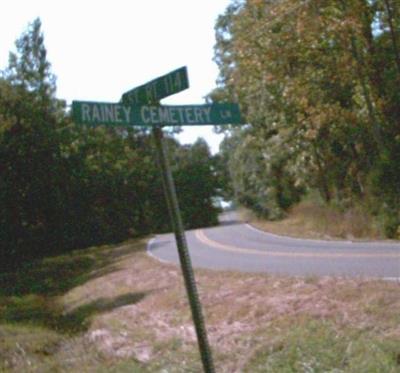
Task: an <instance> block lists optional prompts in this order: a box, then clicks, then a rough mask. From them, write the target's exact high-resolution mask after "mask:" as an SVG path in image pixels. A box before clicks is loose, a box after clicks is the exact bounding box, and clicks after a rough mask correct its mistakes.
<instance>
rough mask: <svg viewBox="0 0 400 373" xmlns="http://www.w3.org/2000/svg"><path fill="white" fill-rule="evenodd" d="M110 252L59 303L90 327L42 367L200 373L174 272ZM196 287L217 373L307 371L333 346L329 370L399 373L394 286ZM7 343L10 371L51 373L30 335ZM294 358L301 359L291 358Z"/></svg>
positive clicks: (209, 278) (244, 282)
mask: <svg viewBox="0 0 400 373" xmlns="http://www.w3.org/2000/svg"><path fill="white" fill-rule="evenodd" d="M144 244H145V242H143V245H144ZM128 246H129V245H128ZM136 246H137V244H136ZM122 248H123V249H122ZM113 250H114V251H113V252H112V255H115V260H114V261H112V262H111V263H110V264H109V265H108V266H107V267H106V268H102V270H101V271H102V272H98V271H97V272H96V275H94V273H93V274H91V275H90V276H88V278H89V279H88V281H86V282H85V283H82V284H80V285H79V286H76V287H74V288H72V289H71V290H69V291H68V292H67V293H66V294H64V295H62V296H59V297H58V298H57V299H58V304H59V307H62V308H63V309H64V313H63V315H64V316H63V317H65V318H68V317H69V316H71V315H73V316H74V320H78V321H79V322H84V323H85V325H87V327H86V329H85V330H84V332H82V333H81V334H78V335H75V336H74V337H73V339H68V338H67V337H64V336H63V337H62V338H61V337H59V336H58V335H56V336H55V337H54V338H56V339H57V349H56V350H55V351H54V352H51V354H50V355H46V357H45V358H46V359H50V361H51V365H50V366H51V367H52V369H53V368H54V367H57V369H58V371H73V370H76V369H83V370H85V369H86V371H93V370H96V369H100V368H101V369H103V368H104V367H107V369H112V370H113V371H126V370H129V369H131V370H135V369H139V371H144V372H146V371H149V372H161V371H163V369H164V371H168V372H181V371H189V372H190V371H193V372H196V371H201V363H200V358H199V354H198V348H197V342H196V335H195V331H194V328H193V324H192V319H191V314H190V308H189V305H188V302H187V298H186V292H185V288H184V286H183V280H182V276H181V272H180V269H179V267H177V266H174V265H168V264H163V263H160V262H158V261H156V260H155V259H153V258H151V257H149V256H147V255H146V253H145V252H144V251H143V250H137V249H135V248H134V247H133V246H132V250H131V251H129V247H128V249H127V246H126V245H125V246H121V247H116V248H114V249H113ZM122 250H123V251H124V255H121V252H122ZM196 281H197V284H198V290H199V294H200V297H201V302H202V305H203V311H204V315H205V320H206V325H207V330H208V334H209V339H210V344H211V346H212V349H213V352H214V359H215V363H216V368H217V371H219V372H243V371H249V372H254V371H268V369H269V368H268V366H269V365H268V364H275V363H274V362H275V360H271V359H272V358H274V359H275V358H276V359H278V360H277V361H278V362H277V363H276V364H278V365H277V366H281V365H279V364H281V363H282V364H289V363H286V362H290V364H292V363H291V361H292V360H291V359H293V361H294V363H293V364H294V365H293V366H297V365H296V364H297V363H298V360H299V359H300V360H301V359H303V358H304V359H305V358H307V361H305V362H301V364H303V363H304V364H310V361H315V362H316V363H315V364H317V363H318V361H320V360H321V361H323V360H324V359H325V358H326V351H325V350H321V349H322V347H321V348H320V352H319V354H320V355H318V356H314V355H313V354H314V351H316V350H318V349H317V348H316V347H313V346H314V345H313V344H315V346H330V345H334V347H335V348H336V350H335V352H334V354H336V355H338V356H339V355H340V354H344V355H343V356H342V357H341V360H340V359H339V360H338V359H332V361H330V360H329V361H328V363H329V364H331V365H329V364H328V363H326V364H328V365H324V367H325V368H324V369H326V370H329V369H330V370H334V369H339V370H341V371H346V369H344V368H343V367H345V364H347V363H348V362H347V361H350V360H349V359H350V358H353V355H354V356H355V357H354V359H355V360H354V361H358V360H357V359H362V358H363V356H364V355H365V356H366V357H368V356H371V357H370V359H371V361H373V362H374V361H379V360H382V359H383V360H382V361H385V364H389V363H390V364H392V363H393V364H395V362H393V361H395V360H393V359H392V356H396V355H395V351H397V350H396V348H397V347H398V346H399V345H400V326H399V325H400V284H399V283H396V282H384V281H376V280H370V279H366V278H359V279H354V278H351V279H350V278H332V277H322V278H317V277H309V278H290V277H284V276H271V275H263V274H243V273H237V272H230V271H211V270H198V271H196ZM0 332H1V328H0ZM12 333H13V334H6V336H5V337H4V338H5V339H4V341H6V342H7V341H8V342H7V344H6V346H7V347H6V348H4V349H3V350H2V349H1V343H0V353H4V354H6V355H5V356H9V355H10V356H11V355H12V356H14V355H15V356H18V359H19V360H18V364H17V363H13V361H11V360H10V359H8V361H9V365H8V367H10V366H15V367H18V370H19V371H29V370H30V369H31V370H32V369H33V368H32V366H33V365H32V364H33V363H32V361H34V362H36V363H37V364H39V365H37V366H35V369H37V371H40V370H46V369H50V368H49V365H40V364H44V363H43V361H44V360H43V354H42V355H40V356H39V355H37V353H36V352H35V351H36V350H35V348H34V347H32V352H29V348H30V347H29V345H26V344H23V343H22V341H26V339H27V338H26V334H25V335H22V334H21V336H22V337H23V339H22V337H21V341H20V340H19V339H18V338H16V337H15V332H12ZM35 333H36V332H35ZM11 335H13V337H12V338H13V339H12V341H11V339H10V338H11ZM43 335H48V332H46V334H43ZM0 337H1V334H0ZM46 338H47V337H46ZM304 338H305V339H304ZM308 340H311V342H310V343H312V344H311V345H310V346H307V341H308ZM370 341H372V342H371V343H372V346H375V347H373V348H374V350H373V351H378V352H379V353H380V354H381V355H379V356H378V355H376V356H375V355H374V354H373V353H372V352H368V351H369V350H368V351H367V349H368V348H372V347H368V346H369V345H370ZM386 341H388V342H386ZM393 341H394V342H393ZM0 342H1V341H0ZM16 343H18V345H19V346H22V348H23V350H24V351H27V352H26V353H25V355H26V356H25V355H24V356H22V354H21V352H20V350H17V349H16V347H15V346H17V345H16ZM386 343H387V344H386ZM350 344H351V346H353V345H354V346H356V347H357V348H356V347H354V348H353V347H352V348H350V347H348V346H349V345H350ZM382 344H383V345H382ZM36 345H37V342H35V346H36ZM32 346H34V344H33V343H32ZM296 346H297V347H296ZM304 346H306V347H304ZM382 346H383V347H382ZM396 346H397V347H396ZM303 347H304V348H305V350H304V351H303V350H301V349H302V348H303ZM327 348H328V347H327ZM2 351H3V352H2ZM46 351H47V350H46ZM296 351H303V352H301V354H300V353H299V355H298V356H297V355H296V354H297V352H296ZM346 351H350V352H346ZM381 351H383V352H382V353H381ZM13 354H14V355H13ZM332 354H333V353H332ZM346 354H347V355H349V356H347V355H346ZM382 354H383V355H382ZM0 356H1V354H0ZM28 357H29V358H28ZM279 359H282V361H281V360H279ZM385 359H386V360H385ZM388 359H389V360H388ZM390 359H392V360H390ZM46 361H47V360H46ZM279 361H281V363H280V362H279ZM338 361H339V363H340V364H342V363H341V362H342V361H343V364H344V365H340V364H339V363H337V362H338ZM387 361H389V363H387ZM28 362H29V364H31V365H29V364H28ZM46 364H48V363H46ZM135 364H139V365H135ZM265 364H267V365H265ZM313 364H314V363H313ZM335 364H336V365H335ZM337 364H339V365H337ZM271 366H275V365H271ZM282 366H284V367H286V365H282ZM293 366H292V365H290V366H288V367H287V370H290V369H294V368H293ZM312 366H314V365H312ZM318 366H319V365H318V364H317V365H315V366H314V367H315V369H317V368H318ZM349 366H350V365H349ZM371 366H372V367H373V369H375V370H376V369H378V368H376V367H375V366H374V365H371ZM388 366H391V365H388ZM258 367H261V368H258ZM290 367H292V368H290ZM328 368H329V369H328ZM342 368H343V369H342ZM7 369H8V370H9V371H13V369H9V368H7ZM16 369H17V368H16ZM257 369H258V370H257ZM271 369H272V368H271ZM271 369H270V371H276V370H274V369H275V368H274V369H272V370H271ZM285 369H286V368H285ZM296 369H297V368H296ZM310 369H311V368H310ZM368 369H370V368H368ZM368 369H367V368H366V370H364V371H368ZM371 369H372V368H371ZM373 369H372V371H374V370H373ZM349 371H351V370H349ZM376 371H382V370H379V369H378V370H376Z"/></svg>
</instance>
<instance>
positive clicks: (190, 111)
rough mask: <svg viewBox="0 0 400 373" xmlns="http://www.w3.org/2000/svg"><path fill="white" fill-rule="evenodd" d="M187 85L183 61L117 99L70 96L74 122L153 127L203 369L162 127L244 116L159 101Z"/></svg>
mask: <svg viewBox="0 0 400 373" xmlns="http://www.w3.org/2000/svg"><path fill="white" fill-rule="evenodd" d="M188 87H189V81H188V77H187V70H186V67H182V68H180V69H177V70H174V71H172V72H170V73H169V74H166V75H164V76H161V77H159V78H157V79H154V80H152V81H150V82H148V83H146V84H144V85H141V86H139V87H137V88H134V89H132V90H130V91H129V92H126V93H124V94H123V95H122V99H121V102H120V103H104V102H87V101H74V102H73V103H72V117H73V120H74V121H75V123H80V124H85V125H93V126H96V125H108V126H147V127H151V128H152V129H153V136H154V141H155V144H156V148H157V154H158V162H159V165H160V169H161V171H162V177H163V184H164V190H165V196H166V201H167V206H168V210H169V215H170V218H171V223H172V228H173V230H174V234H175V240H176V245H177V248H178V254H179V260H180V263H181V268H182V274H183V278H184V282H185V287H186V292H187V295H188V299H189V304H190V308H191V311H192V317H193V323H194V326H195V330H196V335H197V341H198V345H199V350H200V356H201V360H202V363H203V368H204V371H205V372H206V373H213V372H215V369H214V364H213V360H212V354H211V348H210V345H209V343H208V338H207V332H206V328H205V323H204V317H203V313H202V309H201V303H200V300H199V295H198V292H197V286H196V281H195V277H194V271H193V267H192V263H191V259H190V255H189V250H188V247H187V242H186V236H185V231H184V228H183V223H182V218H181V213H180V210H179V204H178V198H177V195H176V190H175V184H174V180H173V177H172V172H171V167H170V165H169V162H168V157H167V156H166V150H165V148H164V143H163V131H162V129H161V127H162V126H180V125H192V126H195V125H212V124H217V125H224V124H232V125H234V124H235V125H236V124H242V123H243V122H242V119H241V117H240V110H239V106H238V105H237V104H232V103H224V104H210V105H183V106H162V105H160V104H159V100H160V99H162V98H164V97H167V96H169V95H172V94H174V93H177V92H180V91H182V90H184V89H186V88H188Z"/></svg>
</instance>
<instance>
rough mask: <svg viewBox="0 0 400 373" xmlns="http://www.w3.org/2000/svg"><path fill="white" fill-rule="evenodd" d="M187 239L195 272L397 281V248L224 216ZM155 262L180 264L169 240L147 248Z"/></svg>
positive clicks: (190, 233) (166, 236)
mask: <svg viewBox="0 0 400 373" xmlns="http://www.w3.org/2000/svg"><path fill="white" fill-rule="evenodd" d="M186 239H187V242H188V247H189V251H190V256H191V259H192V263H193V265H194V266H195V267H202V268H211V269H219V270H239V271H243V272H264V273H271V274H272V273H273V274H285V275H294V276H314V275H315V276H326V275H334V276H363V277H378V278H385V279H391V280H398V281H400V243H398V242H387V241H382V242H353V241H322V240H309V239H298V238H290V237H284V236H277V235H274V234H271V233H267V232H262V231H259V230H257V229H255V228H253V227H252V226H250V225H248V224H245V223H243V222H239V221H237V220H235V215H233V214H227V215H225V216H224V217H223V218H222V224H221V225H220V226H218V227H213V228H204V229H197V230H190V231H187V232H186ZM148 253H149V254H150V255H152V256H154V257H155V258H157V259H159V260H161V261H166V262H172V263H179V258H178V254H177V249H176V244H175V238H174V235H173V234H163V235H157V236H156V237H155V238H154V239H152V240H151V241H150V243H149V245H148Z"/></svg>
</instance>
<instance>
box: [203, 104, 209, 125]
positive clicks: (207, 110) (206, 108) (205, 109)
mask: <svg viewBox="0 0 400 373" xmlns="http://www.w3.org/2000/svg"><path fill="white" fill-rule="evenodd" d="M203 111H204V114H205V115H206V118H207V119H206V122H207V123H211V117H210V112H211V108H210V107H205V108H204V110H203Z"/></svg>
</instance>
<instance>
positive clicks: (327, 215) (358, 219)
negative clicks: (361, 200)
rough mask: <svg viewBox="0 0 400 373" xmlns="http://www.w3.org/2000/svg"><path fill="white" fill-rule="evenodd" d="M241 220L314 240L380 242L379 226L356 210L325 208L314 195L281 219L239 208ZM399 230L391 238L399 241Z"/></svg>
mask: <svg viewBox="0 0 400 373" xmlns="http://www.w3.org/2000/svg"><path fill="white" fill-rule="evenodd" d="M239 216H240V217H241V219H243V220H244V221H247V222H249V223H251V224H252V225H253V226H255V227H257V228H259V229H261V230H265V231H267V232H271V233H275V234H280V235H284V236H291V237H299V238H314V239H327V240H332V239H345V240H383V239H385V238H386V236H385V233H384V231H383V230H382V225H381V224H379V222H377V221H376V219H374V218H373V217H372V216H371V215H369V214H366V213H365V212H364V211H363V210H362V209H359V208H357V207H353V208H351V209H350V208H349V209H346V210H343V209H342V208H340V207H338V206H335V205H333V204H331V205H326V204H325V203H324V202H323V201H321V199H320V198H318V196H317V195H314V196H308V197H307V198H304V199H303V201H301V202H299V203H297V204H295V205H293V206H291V207H290V208H289V209H288V210H287V211H286V213H285V216H284V217H283V218H281V219H278V220H275V221H270V220H267V219H265V218H262V217H261V216H259V215H257V214H256V213H254V212H253V211H252V210H250V209H245V208H239ZM399 234H400V230H399V231H398V232H396V234H395V235H394V238H396V239H398V238H400V236H399Z"/></svg>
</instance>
